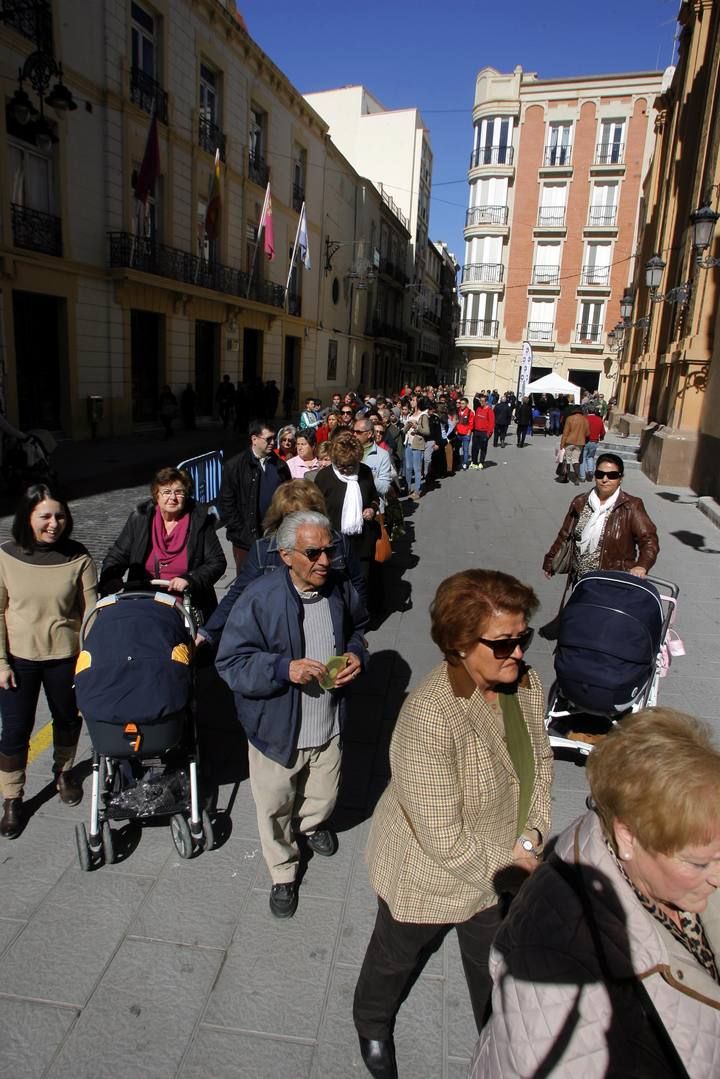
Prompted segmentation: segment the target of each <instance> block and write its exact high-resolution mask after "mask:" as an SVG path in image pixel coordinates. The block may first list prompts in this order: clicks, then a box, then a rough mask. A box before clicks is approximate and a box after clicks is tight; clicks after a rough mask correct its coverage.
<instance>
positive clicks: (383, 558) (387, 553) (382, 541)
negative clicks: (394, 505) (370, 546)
mask: <svg viewBox="0 0 720 1079" xmlns="http://www.w3.org/2000/svg"><path fill="white" fill-rule="evenodd" d="M376 520H377V523H378V524H379V525H380V535H379V536H378V539H377V542H376V543H375V561H376V562H388V561H389V560H390V558H392V544H391V543H390V537H389V535H388V531H387V528H386V527H385V516H384V514H382V513H379V514H378V515H377V518H376Z"/></svg>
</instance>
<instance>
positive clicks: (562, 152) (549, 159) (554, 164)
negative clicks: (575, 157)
mask: <svg viewBox="0 0 720 1079" xmlns="http://www.w3.org/2000/svg"><path fill="white" fill-rule="evenodd" d="M571 162H572V146H546V147H545V155H544V157H543V167H544V168H546V169H550V168H567V166H568V165H570V164H571Z"/></svg>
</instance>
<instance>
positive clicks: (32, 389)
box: [13, 292, 67, 431]
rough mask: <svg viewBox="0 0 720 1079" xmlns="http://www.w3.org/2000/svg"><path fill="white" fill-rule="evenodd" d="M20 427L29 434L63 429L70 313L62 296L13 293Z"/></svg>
mask: <svg viewBox="0 0 720 1079" xmlns="http://www.w3.org/2000/svg"><path fill="white" fill-rule="evenodd" d="M13 322H14V326H15V371H16V378H17V395H18V424H19V426H20V427H21V428H22V429H23V430H24V431H27V430H29V429H31V428H33V427H44V428H47V429H48V430H50V431H58V430H60V428H61V427H62V426H63V422H62V420H63V407H62V406H63V403H64V402H65V397H66V392H65V390H66V363H67V309H66V306H65V300H63V299H61V298H60V297H58V296H44V295H43V294H42V293H39V292H13Z"/></svg>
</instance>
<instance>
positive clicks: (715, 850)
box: [0, 386, 720, 1079]
mask: <svg viewBox="0 0 720 1079" xmlns="http://www.w3.org/2000/svg"><path fill="white" fill-rule="evenodd" d="M537 404H540V403H535V402H531V401H529V400H527V399H522V400H519V401H518V400H516V399H514V398H513V395H511V394H505V395H503V396H502V397H500V396H499V395H497V394H496V393H494V392H492V391H491V392H488V393H480V394H478V395H477V396H476V398H474V399H473V400H472V401H470V400H469V399H468V398H467V397H466V396H464V395H463V393H462V391H461V390H460V389H459V388H458V387H453V386H442V387H440V388H439V389H434V388H432V387H425V388H421V387H415V388H414V389H413V388H411V387H404V388H403V390H402V392H401V393H399V394H397V395H394V396H392V397H378V396H375V397H373V396H372V395H367V396H366V397H364V398H362V399H360V398H358V397H357V396H356V395H354V394H350V393H348V394H346V395H345V396H344V397H343V396H341V395H339V394H337V395H336V396H335V397H334V398H333V400H332V402H331V404H330V407H329V408H326V409H324V410H323V409H322V408H320V407H319V403H318V402H317V401H316V400H315V399H314V398H309V399H307V400H306V401H305V402H303V408H302V410H301V411H300V413H299V415H298V417H297V423H295V424H292V425H289V424H286V425H284V426H282V427H281V428H280V429H279V430H277V431H276V429H275V426H274V425H273V424H272V423H271V422H270V421H261V420H259V421H255V420H253V421H251V422H250V424H249V428H248V438H249V445H248V447H247V448H246V449H245V450H243V451H242V452H241V453H239V454H238V455H237V456H235V457H233V458H231V459H230V460H229V461H228V462H227V463H226V466H225V469H224V473H223V481H222V488H221V492H220V497H219V509H220V514H221V520H222V524H223V526H224V527H225V528H226V529H227V538H228V540H229V542H230V544H231V546H232V553H233V558H234V562H235V570H236V577H235V580H234V582H233V583H232V585H231V586H230V588H229V589H228V591H227V593H226V595H225V596H224V597H223V598H222V600H221V602H220V603H219V604H218V603H217V599H216V596H215V587H214V586H215V585H216V583H217V581H218V580H219V579H220V577H221V576H222V574H223V573H224V571H225V568H226V559H225V556H224V554H223V551H222V548H221V545H220V543H219V540H218V537H217V535H216V530H215V526H214V523H213V522H212V520H211V518H210V517H209V516H208V513H207V511H206V509H205V508H204V507H201V506H199V505H197V504H196V502H195V501H194V499H193V494H192V489H191V483H190V480H189V476H188V475H187V473H185V472H184V471H182V470H179V469H177V468H164V469H161V470H160V471H159V472H158V473H157V474H156V475H155V476H154V478H153V480H152V483H151V486H150V497H149V498H148V499H146V500H144V501H143V502H142V503H141V504H140V505H139V506H138V507H137V508H136V509H135V510H133V511H132V513H131V514H130V516H129V518H128V520H127V522H126V523H125V525H124V527H123V528H122V530H121V532H120V534H119V536H118V538H117V540H116V541H115V542H114V543H113V544H112V546H111V548H110V550H109V551H108V553H107V555H106V557H105V559H104V561H103V564H102V567H101V570H100V574H99V578H98V576H97V575H96V572H95V567H94V564H93V561H92V559H91V558H90V556H89V555H88V552H87V550H86V549H85V548H84V547H83V546H82V545H81V544H79V543H78V542H77V541H76V540H74V539H72V538H71V533H72V524H73V522H72V516H71V514H70V510H69V507H68V506H67V503H66V502H65V501H64V500H63V499H62V498H61V497H60V496H59V495H58V494H57V492H56V491H54V490H52V489H51V488H50V487H48V486H46V485H36V486H35V487H33V488H31V489H30V490H29V491H28V492H27V493H26V495H25V496H24V499H23V500H22V502H21V503H20V505H19V507H18V510H17V513H16V516H15V520H14V524H13V539H12V541H11V542H10V543H8V544H4V545H3V546H2V547H1V548H0V610H1V612H2V617H1V618H0V717H1V721H2V726H1V729H0V792H1V793H2V796H3V799H4V802H3V814H2V820H1V821H0V833H1V834H2V836H3V837H4V838H7V839H12V838H15V837H16V836H18V835H19V834H20V832H21V831H22V828H23V826H24V823H25V821H24V818H23V787H24V781H25V768H26V763H27V754H28V746H29V741H30V735H31V732H32V728H33V723H34V720H35V711H36V706H37V701H38V695H39V691H40V688H41V686H42V687H43V688H44V690H45V692H46V695H47V698H48V702H49V705H50V710H51V714H52V720H53V740H54V762H53V767H54V772H55V782H56V785H57V790H58V793H59V796H60V798H61V800H62V801H63V802H65V803H67V804H69V805H76V804H77V803H78V802H79V801H80V799H81V797H82V793H83V792H82V785H81V783H80V782H79V781H78V780H77V778H76V777H75V775H74V771H73V763H74V756H75V751H76V747H77V741H78V736H79V731H80V726H81V721H80V717H79V715H78V711H77V706H76V704H75V701H74V694H73V670H74V664H75V660H76V657H77V655H78V651H79V629H80V624H81V620H82V617H83V613H84V612H85V611H87V610H88V609H89V608H90V607H91V606H92V604H93V603H94V602H95V600H96V597H97V596H98V595H103V594H106V593H108V592H113V591H115V590H117V589H118V588H120V587H121V586H122V582H123V580H125V581H126V582H128V583H132V584H133V585H134V586H137V585H138V584H139V585H141V586H143V587H148V586H150V585H151V584H152V585H157V584H158V583H162V584H163V585H164V587H166V588H167V589H168V590H169V591H170V592H171V593H173V594H175V595H177V596H178V597H180V596H182V597H186V598H187V597H189V602H190V610H192V612H193V617H194V619H195V621H196V623H197V626H198V629H197V636H196V638H195V646H196V648H197V649H198V650H204V654H205V655H207V656H210V657H212V659H213V661H214V665H215V668H216V670H217V673H218V674H219V676H220V678H221V679H222V680H223V681H224V682H225V683H226V684H227V686H228V687H229V688H230V690H231V691H232V695H233V700H234V704H235V708H236V713H237V718H238V720H239V723H240V725H241V726H242V729H243V731H244V734H245V736H246V739H247V744H248V760H249V778H250V785H251V790H252V794H253V798H254V801H255V805H256V811H257V821H258V831H259V836H260V841H261V846H262V852H263V857H264V859H265V862H266V865H267V867H268V870H269V873H270V877H271V887H270V894H269V908H270V911H271V913H272V915H273V916H274V917H275V918H279V919H282V918H291V917H292V916H293V915H294V914H295V911H296V909H297V906H298V901H299V881H300V868H301V865H302V858H303V852H304V851H305V850H307V851H310V852H312V853H313V854H314V855H317V856H319V857H321V858H327V857H331V856H332V855H334V854H335V852H336V850H337V849H338V839H337V835H336V833H335V831H334V830H333V827H332V815H333V811H334V808H335V804H336V800H337V796H338V789H339V779H340V769H341V763H342V729H343V724H344V720H345V713H346V710H347V696H348V691H349V690H350V688H351V687H352V686H353V685H354V684H355V683H356V682H357V681H358V679H360V678H361V676H362V673H363V670H364V669H365V667H366V664H367V660H368V641H367V636H366V635H367V631H368V628H369V627H370V625H371V615H372V611H373V607H374V606H375V604H376V603H377V602H378V601H379V600H378V591H377V587H376V586H377V572H378V558H379V550H380V548H379V544H380V543H381V540H382V532H383V528H385V527H386V522H392V520H393V507H395V509H397V503H398V501H399V499H400V497H401V496H402V495H403V494H404V495H406V497H407V498H408V499H409V500H410V502H412V501H416V500H417V499H419V498H421V497H423V494H424V492H425V491H426V490H427V488H428V485H429V484H430V483H431V482H432V479H433V477H434V476H443V475H447V474H448V473H451V472H453V471H455V470H457V469H460V470H463V469H467V470H470V469H473V470H480V469H482V468H483V467H484V466H485V464H486V462H487V456H488V452H489V449H490V448H491V445H492V446H499V447H501V448H502V447H504V446H505V444H506V440H507V437H508V428H509V426H510V424H511V423H512V422H513V421H514V422H515V424H516V428H517V436H516V439H517V445H518V446H521V447H522V446H523V445H525V440H526V438H527V437H528V436H531V434H532V429H533V426H534V425H535V423H536V421H537V419H538V417H537V416H535V415H534V414H533V413H534V411H535V409H536V407H537ZM556 404H557V403H556V402H554V403H553V407H555V405H556ZM537 410H538V413H539V415H540V416H545V417H546V420H545V422H546V423H547V424H548V425H549V426H550V427H551V428H552V427H553V426H554V425H555V424H554V420H553V418H552V417H551V409H550V408H549V407H548V409H547V412H545V413H543V412H541V411H540V408H538V409H537ZM601 413H602V407H601V402H599V401H598V399H597V398H595V399H594V400H592V401H585V402H583V403H581V405H580V406H578V407H575V406H572V405H570V404H568V403H565V406H564V408H563V409H561V410H560V412H559V419H558V423H557V428H558V434H559V435H560V440H561V443H562V440H563V438H564V440H565V445H564V446H563V445H561V446H560V448H561V449H565V450H566V454H565V456H566V458H567V450H568V448H570V447H572V448H574V449H576V448H577V447H578V446H580V447H581V449H584V447H585V446H586V445H587V443H588V442H590V441H592V435H593V433H597V434H598V437H597V441H601V435H600V434H599V427H598V426H597V424H593V423H592V422H590V421H591V420H592V418H593V417H597V418H598V419H599V420H600V421H601V422H602V415H601ZM228 422H229V420H228ZM583 436H585V441H584V442H581V441H580V440H581V438H582V437H583ZM574 458H575V455H574V454H570V464H569V467H570V468H572V469H574V468H575V466H576V461H575V459H574ZM585 461H586V465H587V466H588V467H586V471H585V473H584V476H585V477H586V478H588V477H589V476H590V475H592V476H593V479H594V487H593V489H592V490H591V491H590V492H588V493H585V494H582V495H578V496H577V497H576V498H575V499H574V500H573V502H572V504H571V506H570V509H569V511H568V513H567V515H566V517H565V519H564V521H563V523H562V526H561V528H560V531H559V533H558V536H557V538H556V539H555V541H554V542H553V543H552V544H551V546H550V548H549V550H548V552H547V554H546V556H545V559H544V561H543V569H544V571H545V573H546V574H547V575H548V576H552V575H553V574H554V573H559V572H562V573H564V574H567V576H568V579H569V580H574V579H576V578H577V577H578V576H579V575H581V574H582V573H584V572H587V571H588V570H592V569H598V568H605V569H618V570H622V571H625V572H628V573H630V574H632V575H633V576H635V577H643V576H645V575H646V574H647V572H648V571H649V570H650V569H651V568H652V566H653V564H654V562H655V559H656V557H657V553H658V540H657V531H656V529H655V526H654V524H653V522H652V521H651V520H650V518H649V516H648V515H647V513H646V511H645V508H644V506H643V505H642V502H641V500H640V499H638V498H635V497H633V496H630V495H627V494H625V493H624V492H623V491H622V478H623V463H622V460H621V459H620V458H618V457H616V456H615V455H613V454H609V453H601V454H600V455H597V453H596V452H591V453H589V454H587V455H586V456H585ZM561 463H562V462H561ZM577 463H578V464H579V461H578V462H577ZM589 466H592V471H590V467H589ZM578 480H579V472H578ZM402 519H403V518H402V511H401V512H400V516H399V518H397V525H398V527H402ZM561 553H562V554H563V565H562V567H561V566H560V563H559V561H558V559H559V555H560V554H561ZM565 554H567V558H565V557H564V555H565ZM240 600H241V602H239V601H240ZM537 607H538V599H537V596H536V594H535V592H534V591H533V589H532V588H530V587H529V586H528V585H526V584H524V583H523V582H521V581H519V580H517V579H516V578H515V577H512V576H510V575H508V574H505V573H501V572H497V571H493V570H490V569H468V570H465V571H463V572H460V573H456V574H454V575H453V576H451V577H449V578H447V579H446V580H444V581H442V582H441V583H440V584H439V587H438V588H437V591H436V594H435V598H434V600H433V603H432V605H431V611H430V613H431V637H432V640H433V642H434V643H435V644H436V645H437V647H438V650H439V663H438V664H437V666H436V667H435V668H434V669H433V670H432V671H431V672H430V673H429V674H428V675H427V676H426V677H425V679H424V680H423V681H422V682H421V683H420V684H419V685H418V687H417V688H416V689H415V690H414V691H413V692H412V693H411V694H410V696H409V697H408V698H407V700H406V701H405V703H404V705H403V707H402V709H401V711H400V714H399V716H398V718H397V722H396V725H395V728H394V732H393V735H392V741H391V745H390V768H391V777H390V780H389V783H388V786H387V788H386V790H385V792H384V793H383V795H382V797H381V798H380V801H379V802H378V804H377V806H376V808H375V810H374V814H373V819H372V823H371V828H370V833H369V841H368V848H367V859H368V865H369V872H370V880H371V883H372V886H373V888H374V890H375V892H376V894H377V916H376V921H375V926H374V929H373V931H372V935H371V938H370V941H369V943H368V947H367V952H366V955H365V959H364V962H363V964H362V969H361V971H360V975H359V979H358V982H357V986H356V990H355V997H354V1004H353V1018H354V1023H355V1027H356V1030H357V1033H358V1037H359V1047H360V1053H361V1056H362V1059H363V1062H364V1064H365V1066H366V1068H367V1070H368V1071H369V1073H370V1074H371V1075H373V1076H375V1077H376V1079H397V1076H398V1062H397V1059H396V1051H395V1045H394V1037H393V1032H394V1026H395V1022H396V1017H397V1015H398V1012H399V1009H400V1008H401V1006H402V1004H403V1002H404V1001H405V1000H406V998H407V997H408V994H409V993H410V992H411V989H412V986H413V984H414V982H415V980H416V979H417V977H418V975H419V973H420V972H421V971H422V968H423V965H424V963H425V962H426V961H427V958H428V956H429V955H430V954H431V952H432V951H433V950H434V949H435V948H436V947H437V946H438V945H439V943H440V942H441V941H442V939H443V937H444V936H445V935H446V934H447V933H448V932H449V931H451V930H453V929H454V930H455V931H456V932H457V935H458V941H459V945H460V952H461V957H462V963H463V969H464V972H465V977H466V981H467V985H468V991H469V994H470V999H471V1003H472V1008H473V1014H474V1017H475V1022H476V1026H477V1030H478V1035H479V1041H478V1045H477V1050H476V1053H475V1059H474V1062H473V1065H472V1067H473V1072H472V1075H473V1079H481V1077H485V1076H498V1077H499V1076H503V1077H504V1076H508V1075H517V1076H531V1075H538V1074H548V1075H549V1074H553V1075H558V1076H574V1075H575V1074H577V1069H578V1067H582V1070H583V1072H584V1073H586V1074H587V1075H589V1076H595V1075H597V1076H601V1075H606V1074H627V1075H653V1076H665V1075H667V1076H670V1075H692V1076H693V1077H695V1076H698V1077H699V1076H708V1077H709V1076H711V1075H713V1074H715V1073H716V1061H717V1060H718V1059H720V974H719V972H718V971H719V967H718V962H719V960H718V958H717V957H718V956H720V953H719V952H718V948H720V932H718V928H717V927H718V925H720V901H718V897H717V888H718V886H719V885H720V811H718V808H717V807H718V806H720V752H718V750H717V749H716V748H715V747H714V746H713V745H712V743H711V740H710V738H709V736H708V734H707V732H706V731H705V730H704V728H702V726H701V725H700V724H699V723H698V722H697V721H695V720H693V719H692V718H690V717H688V716H684V715H681V714H680V713H674V712H671V711H669V710H658V709H655V710H648V711H645V712H640V713H638V714H636V715H634V716H631V717H628V718H626V719H624V720H623V722H622V723H621V724H619V725H618V726H617V727H616V728H615V729H614V731H613V732H612V733H611V734H610V735H608V737H607V738H606V739H605V741H604V742H603V743H602V744H601V745H599V746H598V747H597V748H596V749H595V750H594V751H593V753H592V755H591V758H590V761H589V764H588V775H589V780H590V788H591V800H590V801H589V803H588V804H589V805H590V806H591V808H590V809H589V810H588V812H587V813H586V814H585V815H584V816H583V817H582V818H580V820H579V821H577V822H576V823H575V824H574V825H573V826H572V827H571V829H569V830H568V831H567V832H565V833H563V835H562V836H560V838H559V840H558V841H557V844H556V846H555V850H554V853H553V854H551V855H549V856H546V844H547V840H548V837H549V835H550V833H551V826H552V821H551V784H552V750H551V747H550V743H549V740H548V734H547V731H546V727H545V722H544V720H545V694H544V691H543V687H542V685H541V683H540V680H539V678H538V676H537V674H536V673H535V672H534V671H533V670H532V668H531V667H530V666H529V665H528V664H527V663H526V662H525V655H526V652H527V649H528V647H529V646H530V643H531V641H532V638H533V629H532V628H531V626H530V619H531V616H532V615H533V613H534V612H535V611H536V609H537ZM548 635H549V634H548ZM539 1032H540V1033H539Z"/></svg>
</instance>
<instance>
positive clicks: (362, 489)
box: [315, 431, 380, 580]
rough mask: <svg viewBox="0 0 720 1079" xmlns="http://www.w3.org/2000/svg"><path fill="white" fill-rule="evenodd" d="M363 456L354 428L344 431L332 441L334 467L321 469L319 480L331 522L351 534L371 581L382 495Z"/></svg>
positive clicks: (352, 543) (356, 554)
mask: <svg viewBox="0 0 720 1079" xmlns="http://www.w3.org/2000/svg"><path fill="white" fill-rule="evenodd" d="M362 457H363V449H362V446H361V445H360V441H359V439H358V438H356V436H355V435H354V434H353V433H352V431H341V432H340V434H337V435H335V437H334V438H333V439H331V441H330V461H331V467H330V468H324V469H323V470H322V472H319V473H318V474H317V477H316V479H315V483H316V485H317V488H318V490H319V491H320V492H321V493H322V494H323V496H324V498H325V505H326V507H327V515H328V518H329V520H330V524H331V525H332V527H333V528H334V529H335V531H336V532H340V533H342V535H343V536H349V537H350V546H351V548H352V550H353V552H354V554H355V556H356V558H357V559H358V560H359V562H360V565H361V566H362V570H363V576H364V577H365V579H366V580H367V579H368V577H369V575H370V566H371V563H372V560H373V558H374V555H375V544H376V542H377V539H378V536H379V528H378V525H377V523H376V520H375V518H376V517H377V514H378V509H379V506H380V497H379V495H378V493H377V491H376V490H375V481H374V480H373V474H372V472H371V471H370V469H369V468H368V466H367V465H364V464H363V463H362Z"/></svg>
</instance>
